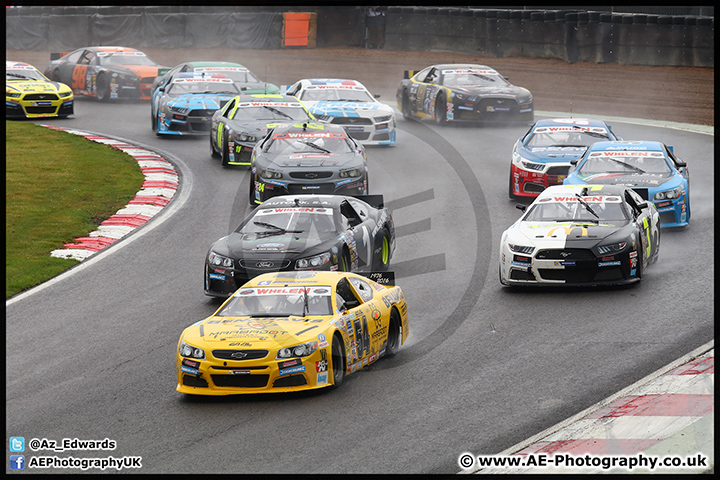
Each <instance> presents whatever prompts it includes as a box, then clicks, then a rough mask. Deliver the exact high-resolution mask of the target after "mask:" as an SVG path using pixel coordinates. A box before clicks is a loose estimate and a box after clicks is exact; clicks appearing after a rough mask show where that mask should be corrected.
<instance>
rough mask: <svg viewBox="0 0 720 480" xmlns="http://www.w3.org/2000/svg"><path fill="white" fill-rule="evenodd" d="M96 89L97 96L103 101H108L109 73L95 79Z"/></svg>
mask: <svg viewBox="0 0 720 480" xmlns="http://www.w3.org/2000/svg"><path fill="white" fill-rule="evenodd" d="M95 90H96V91H97V98H98V100H100V101H101V102H107V101H108V100H110V81H109V80H108V78H107V75H100V76H99V77H98V78H97V80H96V81H95Z"/></svg>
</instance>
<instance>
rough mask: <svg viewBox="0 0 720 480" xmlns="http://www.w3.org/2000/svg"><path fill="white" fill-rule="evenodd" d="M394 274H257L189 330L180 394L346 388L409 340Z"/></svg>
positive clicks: (182, 347)
mask: <svg viewBox="0 0 720 480" xmlns="http://www.w3.org/2000/svg"><path fill="white" fill-rule="evenodd" d="M371 278H374V279H375V280H377V281H375V280H371ZM392 278H393V276H392V274H388V272H383V273H371V274H368V277H364V276H361V275H358V274H355V273H350V272H314V271H303V272H278V273H266V274H263V275H260V276H257V277H255V278H254V279H252V280H251V281H249V282H248V283H246V284H245V285H244V286H243V287H241V288H240V289H238V290H237V292H235V294H233V296H232V297H230V298H229V299H228V300H227V301H226V302H225V303H223V305H222V306H221V307H220V308H219V309H218V310H217V311H216V312H215V313H214V314H213V315H211V316H210V317H208V318H206V319H204V320H201V321H199V322H197V323H195V324H193V325H191V326H189V327H188V328H186V329H185V330H184V331H183V333H182V335H181V336H180V340H179V342H178V345H177V350H176V353H175V355H176V361H177V379H178V383H177V391H178V392H181V393H184V394H189V395H233V394H244V393H269V392H294V391H299V390H310V389H315V388H323V387H335V388H337V387H339V386H340V385H341V384H342V382H343V379H344V378H345V376H346V375H349V374H351V373H353V372H356V371H358V370H360V369H362V368H363V367H365V366H367V365H370V364H372V363H373V362H375V361H377V360H378V359H380V358H381V357H383V356H386V357H389V356H393V355H395V354H396V353H397V351H398V349H399V347H400V344H401V343H404V342H405V339H406V338H407V335H408V312H407V305H406V303H405V296H404V295H403V292H402V290H401V289H400V287H398V286H395V285H393V284H394V281H393V280H392Z"/></svg>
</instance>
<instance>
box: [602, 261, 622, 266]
mask: <svg viewBox="0 0 720 480" xmlns="http://www.w3.org/2000/svg"><path fill="white" fill-rule="evenodd" d="M616 265H620V261H619V260H617V261H615V262H598V267H612V266H616Z"/></svg>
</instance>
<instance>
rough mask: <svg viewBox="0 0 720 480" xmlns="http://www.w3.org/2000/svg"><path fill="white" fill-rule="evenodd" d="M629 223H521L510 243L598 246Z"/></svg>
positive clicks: (551, 245)
mask: <svg viewBox="0 0 720 480" xmlns="http://www.w3.org/2000/svg"><path fill="white" fill-rule="evenodd" d="M628 223H629V222H627V221H624V222H607V223H603V222H601V223H600V224H597V225H596V224H594V223H589V222H557V223H556V222H519V224H517V225H516V227H515V228H514V229H513V230H514V231H513V232H512V234H511V235H512V240H510V239H509V240H508V242H509V243H513V241H516V242H519V241H521V238H522V237H524V238H525V239H527V240H529V241H530V243H531V244H532V245H534V246H536V247H538V248H556V244H557V243H558V242H562V244H567V243H571V242H582V243H588V242H589V243H591V244H596V243H598V242H600V241H602V240H603V239H605V238H607V237H609V236H611V235H613V234H615V233H616V232H617V231H618V229H620V228H622V227H624V226H625V225H628Z"/></svg>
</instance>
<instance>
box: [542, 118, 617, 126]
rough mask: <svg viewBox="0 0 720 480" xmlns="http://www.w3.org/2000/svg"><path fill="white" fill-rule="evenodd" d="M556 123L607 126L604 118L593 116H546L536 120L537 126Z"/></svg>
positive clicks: (554, 124)
mask: <svg viewBox="0 0 720 480" xmlns="http://www.w3.org/2000/svg"><path fill="white" fill-rule="evenodd" d="M556 125H577V126H578V127H585V126H588V127H607V124H606V123H605V122H604V121H602V120H596V119H592V118H544V119H542V120H538V121H537V122H535V127H548V126H556Z"/></svg>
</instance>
